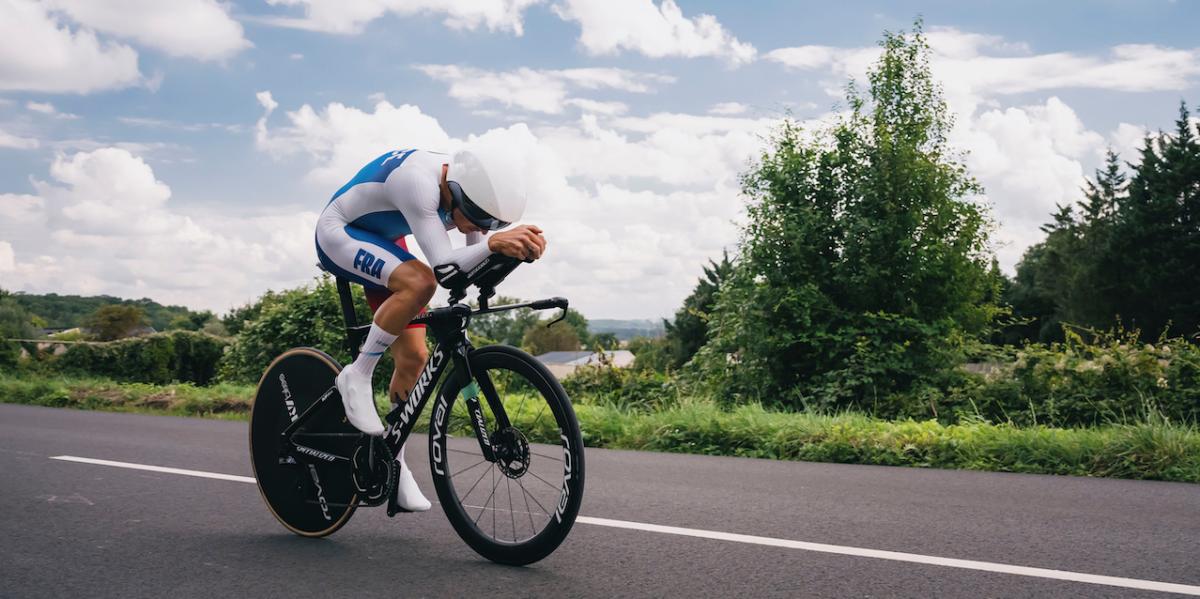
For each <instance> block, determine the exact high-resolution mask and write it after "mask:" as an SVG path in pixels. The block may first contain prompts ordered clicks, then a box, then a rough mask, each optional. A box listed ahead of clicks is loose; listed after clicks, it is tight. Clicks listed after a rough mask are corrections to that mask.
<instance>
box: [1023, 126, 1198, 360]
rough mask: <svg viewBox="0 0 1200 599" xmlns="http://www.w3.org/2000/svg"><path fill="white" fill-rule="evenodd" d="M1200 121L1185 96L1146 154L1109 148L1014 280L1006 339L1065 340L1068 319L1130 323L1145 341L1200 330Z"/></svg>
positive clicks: (1095, 324)
mask: <svg viewBox="0 0 1200 599" xmlns="http://www.w3.org/2000/svg"><path fill="white" fill-rule="evenodd" d="M1198 137H1200V122H1196V121H1194V120H1193V119H1192V118H1191V115H1190V114H1189V112H1188V107H1187V104H1186V103H1182V102H1181V103H1180V106H1179V117H1178V119H1177V120H1176V121H1175V129H1174V131H1173V132H1172V133H1162V132H1159V133H1157V134H1155V135H1152V136H1150V137H1147V138H1146V140H1145V141H1144V142H1143V144H1142V148H1141V150H1140V154H1139V156H1138V160H1137V162H1123V161H1122V160H1121V159H1120V157H1119V156H1118V155H1117V154H1115V153H1114V152H1112V151H1111V150H1110V151H1109V152H1108V155H1107V158H1106V160H1105V164H1104V166H1103V167H1102V168H1101V169H1099V170H1097V171H1096V175H1095V178H1094V179H1092V180H1089V181H1087V183H1086V190H1085V194H1084V195H1085V197H1084V199H1083V201H1081V202H1079V203H1078V205H1066V206H1059V208H1058V211H1057V212H1056V213H1055V214H1054V215H1053V218H1052V219H1051V220H1050V222H1048V223H1046V225H1044V226H1043V227H1042V230H1043V231H1045V232H1046V239H1045V240H1043V241H1042V242H1041V243H1038V244H1036V245H1034V246H1032V247H1030V248H1029V249H1028V250H1027V251H1026V252H1025V255H1024V257H1023V258H1022V260H1021V262H1020V263H1019V264H1018V265H1017V273H1016V277H1015V279H1014V280H1012V281H1011V282H1008V285H1007V289H1006V293H1005V298H1006V299H1007V300H1008V302H1009V304H1010V305H1011V306H1012V308H1013V313H1014V315H1015V316H1017V317H1018V322H1017V323H1015V324H1014V325H1013V327H1012V328H1011V329H1010V330H1008V331H1006V332H1005V340H1009V341H1011V340H1013V339H1032V340H1039V341H1057V340H1061V339H1062V338H1063V325H1064V324H1071V325H1077V326H1080V327H1086V328H1092V329H1107V328H1110V327H1113V326H1115V325H1117V324H1120V325H1121V326H1123V327H1126V328H1130V329H1136V330H1138V331H1139V332H1140V335H1141V337H1142V339H1143V340H1147V341H1153V340H1155V339H1158V338H1159V337H1161V336H1168V337H1173V336H1193V335H1195V334H1196V333H1197V331H1198V330H1200V141H1198V139H1197V138H1198Z"/></svg>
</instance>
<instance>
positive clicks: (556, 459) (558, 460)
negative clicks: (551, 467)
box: [529, 449, 563, 462]
mask: <svg viewBox="0 0 1200 599" xmlns="http://www.w3.org/2000/svg"><path fill="white" fill-rule="evenodd" d="M529 453H531V454H533V455H535V456H538V457H542V458H546V459H547V460H554V461H556V462H561V461H563V460H562V458H556V457H554V456H549V455H546V454H544V453H538V452H536V451H534V450H532V449H531V450H529Z"/></svg>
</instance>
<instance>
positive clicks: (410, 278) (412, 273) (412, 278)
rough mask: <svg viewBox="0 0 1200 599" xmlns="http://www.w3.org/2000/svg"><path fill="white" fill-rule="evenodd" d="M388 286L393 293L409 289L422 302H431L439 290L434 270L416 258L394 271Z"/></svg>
mask: <svg viewBox="0 0 1200 599" xmlns="http://www.w3.org/2000/svg"><path fill="white" fill-rule="evenodd" d="M388 288H389V289H391V291H392V292H393V293H395V292H397V291H401V290H407V291H411V292H413V293H415V294H416V295H417V297H418V299H420V300H421V303H422V304H426V303H429V300H430V299H432V298H433V293H434V292H435V291H437V279H435V278H434V277H433V270H432V269H430V268H429V267H428V266H426V265H424V264H422V263H421V262H418V261H416V260H410V261H408V262H405V263H404V264H402V265H400V266H399V267H397V268H396V270H395V271H393V273H392V276H391V277H390V278H389V279H388Z"/></svg>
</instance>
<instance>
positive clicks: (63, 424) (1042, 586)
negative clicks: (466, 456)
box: [0, 405, 1200, 599]
mask: <svg viewBox="0 0 1200 599" xmlns="http://www.w3.org/2000/svg"><path fill="white" fill-rule="evenodd" d="M246 438H247V434H246V424H245V423H241V422H223V421H207V420H197V419H184V418H171V417H162V416H143V415H132V414H112V413H97V412H81V411H73V410H55V409H48V408H35V407H27V406H14V405H0V506H3V510H2V511H0V539H2V541H0V596H3V597H22V598H24V597H73V596H80V597H162V596H164V595H169V596H171V597H173V598H174V597H203V598H205V599H211V598H213V597H244V596H251V595H260V596H270V597H289V598H300V597H328V596H356V597H397V596H398V597H447V596H451V597H461V596H467V595H474V596H489V597H490V596H536V597H550V596H554V597H614V596H645V597H664V596H705V597H728V596H743V597H1167V596H1171V595H1170V594H1169V593H1166V592H1162V591H1152V590H1137V589H1133V588H1127V587H1119V586H1108V585H1101V584H1091V583H1084V582H1075V581H1071V580H1060V579H1054V578H1042V577H1034V576H1027V575H1020V574H1012V573H1000V572H991V571H980V570H977V569H963V568H955V567H946V566H940V565H928V564H922V563H911V562H906V561H897V560H896V559H891V558H886V556H885V557H884V558H873V557H864V556H862V553H864V551H863V550H885V551H893V552H904V553H907V554H917V555H919V556H936V557H941V558H954V559H961V560H975V561H978V562H987V563H989V564H1004V565H1012V566H1027V567H1035V568H1045V569H1052V570H1057V571H1063V572H1066V573H1086V574H1095V575H1103V576H1111V577H1123V578H1130V579H1137V580H1141V581H1153V582H1157V583H1175V584H1180V585H1189V587H1191V589H1192V592H1195V593H1200V485H1187V484H1176V483H1159V482H1138V481H1120V480H1099V479H1085V478H1071V477H1051V476H1033V475H1017V474H995V473H979V472H956V471H940V470H917V469H909V468H887V467H874V466H847V465H836V464H811V463H803V462H773V461H767V460H751V459H741V458H715V457H703V456H686V455H671V454H656V453H643V452H633V451H613V450H601V449H589V450H587V469H588V470H587V489H586V493H585V499H584V503H583V509H582V512H581V514H582V515H583V516H587V517H591V518H603V519H612V520H619V521H622V522H631V523H637V526H642V525H662V526H669V527H682V528H687V529H698V530H701V531H716V532H720V533H736V534H739V535H754V536H757V537H766V538H768V541H770V540H781V541H780V543H779V544H783V545H785V546H772V545H770V544H762V542H744V541H745V539H744V538H741V537H736V538H735V540H721V539H715V538H706V537H705V536H700V537H697V536H682V535H680V534H672V533H671V532H672V531H669V530H668V531H666V532H663V531H658V532H655V531H650V530H639V529H624V528H614V527H612V526H605V525H601V523H602V521H600V520H595V521H594V523H580V524H577V525H576V527H575V529H574V530H573V531H572V533H571V536H570V537H569V538H568V539H567V541H566V542H565V543H564V544H563V546H562V547H560V548H559V549H558V551H557V552H556V553H554V554H553V555H551V556H550V557H549V558H547V559H545V560H543V561H542V562H539V563H537V564H534V565H532V566H528V567H524V568H512V567H505V566H498V565H494V564H491V563H489V562H487V561H484V560H483V559H481V558H479V557H478V556H477V555H476V554H475V553H474V552H472V551H471V550H470V548H468V547H467V546H466V545H465V544H464V543H463V542H462V541H461V540H460V539H459V538H458V536H457V535H455V533H454V531H453V530H452V529H451V528H450V525H449V523H448V522H447V521H446V518H445V517H444V516H443V515H442V514H441V512H440V511H438V507H437V506H436V505H435V506H434V510H433V511H430V512H426V513H423V514H401V515H399V516H397V517H396V518H394V519H389V518H387V516H386V514H385V513H384V512H383V511H382V508H379V509H361V510H359V511H358V513H357V514H355V516H354V518H353V519H352V520H351V521H350V522H349V524H347V525H346V527H345V528H343V529H342V530H340V531H339V532H338V533H336V534H334V535H333V536H331V537H328V538H325V539H318V540H313V539H305V538H301V537H297V536H295V535H292V534H291V533H289V532H287V531H286V530H285V529H284V528H283V527H282V526H280V525H279V524H278V523H277V522H276V521H275V520H274V518H272V516H271V514H270V513H269V512H268V511H267V509H266V507H265V506H264V504H263V503H262V500H261V499H260V497H259V494H258V491H257V489H256V488H255V485H253V484H246V483H245V482H236V481H227V480H214V479H208V478H196V477H191V476H181V475H177V474H166V473H157V472H147V471H140V470H131V469H124V468H115V467H108V466H100V465H93V464H85V463H74V462H67V461H62V460H54V459H51V457H52V456H61V455H70V456H79V457H84V458H94V459H102V460H114V461H121V462H130V463H137V464H148V465H155V466H167V467H174V468H184V469H192V470H200V471H206V472H216V473H223V474H232V475H241V476H251V469H250V464H249V459H248V453H247V443H246ZM414 439H416V442H414V443H412V444H411V445H412V447H411V448H410V451H409V463H410V465H412V466H413V468H414V471H415V472H416V474H417V480H418V481H419V482H420V484H421V486H422V488H423V489H424V490H425V492H426V495H427V496H429V497H431V498H433V497H434V496H435V494H434V493H433V488H432V484H431V482H430V479H429V476H428V461H427V458H426V453H425V447H426V446H425V439H424V438H423V437H414ZM642 528H646V527H645V526H642ZM689 534H690V533H689ZM697 534H705V535H707V536H708V537H712V536H720V535H714V534H709V533H697ZM790 541H804V542H812V543H822V544H828V545H835V546H838V547H840V548H847V549H848V550H849V551H850V553H855V552H857V554H852V555H844V554H838V553H829V552H825V551H814V550H811V548H797V547H795V546H786V545H787V542H790ZM793 545H794V544H793ZM1180 588H1182V587H1178V588H1176V590H1180ZM1183 590H1185V591H1186V590H1188V589H1187V588H1183Z"/></svg>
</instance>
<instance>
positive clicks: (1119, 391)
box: [966, 330, 1200, 426]
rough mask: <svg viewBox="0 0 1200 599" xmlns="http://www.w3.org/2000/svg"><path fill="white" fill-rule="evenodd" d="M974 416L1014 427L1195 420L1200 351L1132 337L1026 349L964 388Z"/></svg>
mask: <svg viewBox="0 0 1200 599" xmlns="http://www.w3.org/2000/svg"><path fill="white" fill-rule="evenodd" d="M966 394H968V395H970V396H972V399H973V400H974V401H975V402H976V403H977V406H978V411H979V413H981V414H982V415H983V416H985V417H986V418H989V419H993V420H1011V421H1013V422H1017V423H1019V424H1033V423H1042V424H1050V425H1054V426H1078V425H1090V424H1098V423H1105V422H1117V423H1123V422H1141V421H1144V420H1146V419H1147V418H1151V417H1154V416H1155V415H1161V416H1163V417H1166V418H1167V419H1170V420H1173V421H1177V422H1179V421H1184V422H1196V421H1197V420H1200V347H1197V346H1196V345H1193V344H1191V343H1188V342H1187V341H1186V340H1184V339H1178V338H1177V339H1169V340H1162V341H1160V342H1159V343H1157V344H1149V343H1141V342H1139V341H1138V333H1137V332H1136V331H1132V332H1109V333H1104V334H1099V335H1095V336H1094V339H1093V340H1091V341H1088V340H1085V339H1084V337H1083V336H1082V335H1080V334H1078V333H1076V332H1073V331H1070V330H1068V331H1067V332H1066V341H1064V342H1063V343H1054V344H1051V345H1049V346H1044V345H1030V346H1028V347H1026V348H1024V349H1022V350H1020V351H1019V352H1017V355H1016V361H1015V362H1014V363H1013V364H1012V365H1011V366H1010V367H1009V368H1008V370H1007V372H1005V373H1003V374H1002V375H1001V376H999V377H996V378H993V379H991V380H985V381H984V382H983V383H982V384H980V385H979V387H978V388H976V389H974V390H968V391H967V392H966Z"/></svg>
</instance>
